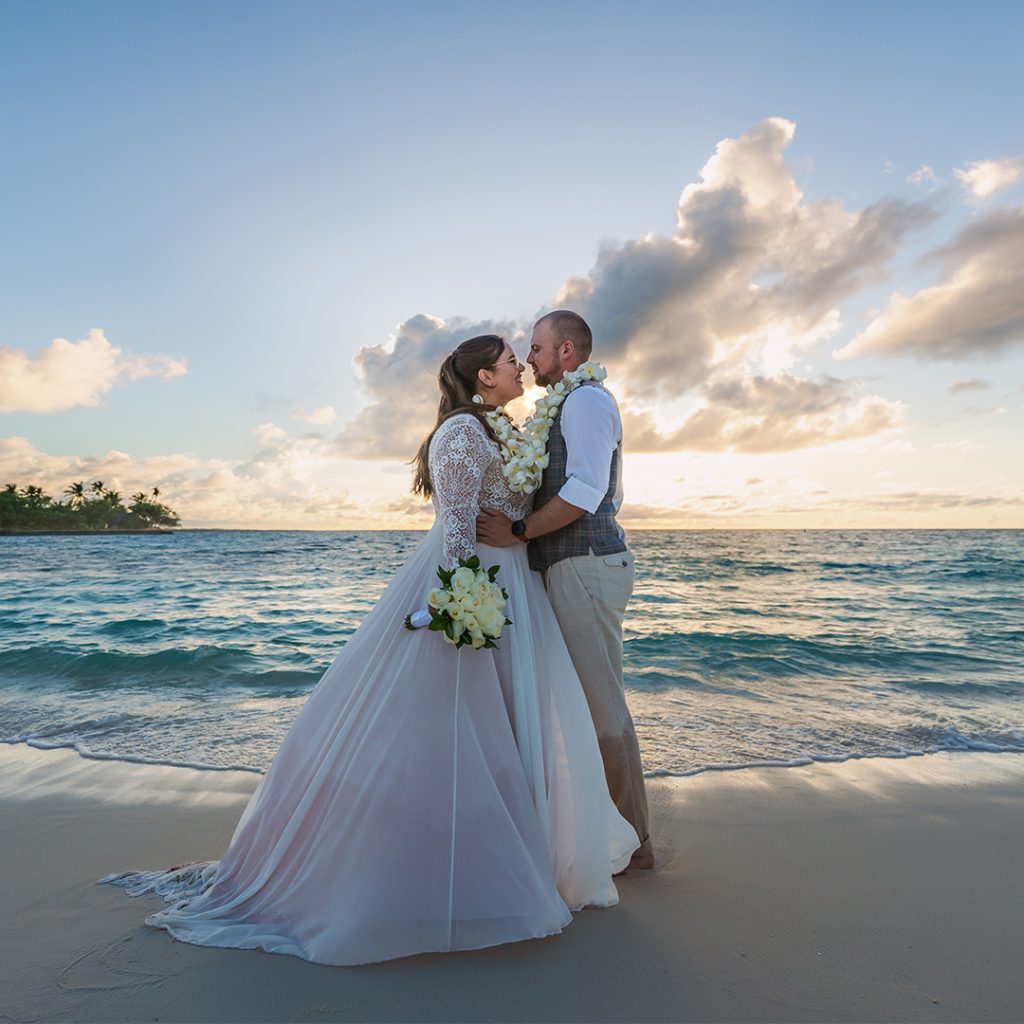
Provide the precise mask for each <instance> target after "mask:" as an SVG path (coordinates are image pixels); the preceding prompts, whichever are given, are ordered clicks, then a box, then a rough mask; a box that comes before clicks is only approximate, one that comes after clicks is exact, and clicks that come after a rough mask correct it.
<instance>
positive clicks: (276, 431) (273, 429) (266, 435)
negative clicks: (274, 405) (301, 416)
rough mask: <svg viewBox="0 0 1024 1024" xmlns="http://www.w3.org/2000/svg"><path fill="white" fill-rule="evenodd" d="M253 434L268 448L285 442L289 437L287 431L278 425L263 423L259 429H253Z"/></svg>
mask: <svg viewBox="0 0 1024 1024" xmlns="http://www.w3.org/2000/svg"><path fill="white" fill-rule="evenodd" d="M253 433H254V434H255V435H256V437H257V438H259V442H260V444H262V445H266V446H268V447H269V446H271V445H275V444H277V443H278V442H279V441H283V440H284V439H285V438H286V437H287V436H288V433H287V431H285V430H283V429H282V428H281V427H279V426H278V425H277V424H276V423H261V424H260V425H259V426H258V427H254V428H253Z"/></svg>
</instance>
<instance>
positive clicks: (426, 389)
mask: <svg viewBox="0 0 1024 1024" xmlns="http://www.w3.org/2000/svg"><path fill="white" fill-rule="evenodd" d="M794 131H795V125H794V124H793V122H791V121H787V120H785V119H783V118H769V119H768V120H766V121H762V122H761V123H760V124H757V125H755V126H754V127H753V128H751V129H750V130H749V131H748V132H746V133H744V134H743V135H741V136H739V137H738V138H735V139H725V140H723V141H722V142H720V143H719V144H718V146H717V147H716V149H715V152H714V154H713V155H712V156H711V157H710V158H709V159H708V161H707V162H706V163H705V165H704V166H703V168H702V169H701V171H700V180H699V181H698V182H694V183H691V184H689V185H687V186H686V187H685V188H684V189H683V191H682V194H681V196H680V198H679V202H678V204H677V209H676V223H677V227H676V230H675V232H674V234H673V235H671V236H662V235H657V234H650V235H647V236H645V237H643V238H640V239H633V240H629V241H626V242H623V243H621V244H615V245H607V246H605V247H604V248H602V249H601V251H600V252H599V253H598V256H597V259H596V262H595V264H594V266H593V267H592V268H591V270H590V272H589V273H588V274H586V275H584V276H581V277H574V278H570V279H569V280H567V281H566V282H565V284H564V285H563V287H562V288H561V290H560V292H559V293H558V295H557V297H556V298H555V303H554V304H555V305H557V306H569V307H571V308H573V309H576V310H578V311H579V312H580V313H582V314H583V316H585V317H586V318H587V320H588V321H589V322H590V324H591V326H592V327H593V329H594V334H595V337H596V339H597V343H598V348H597V349H596V351H595V355H596V357H597V358H599V359H600V360H601V361H602V362H605V363H607V364H609V367H610V369H611V371H612V374H613V386H614V388H615V390H616V392H617V394H619V396H620V398H622V399H623V408H624V410H625V411H626V412H627V413H629V412H630V411H632V415H631V416H630V417H629V419H630V422H631V431H632V440H631V441H630V442H629V443H630V445H631V447H632V448H633V450H645V451H653V450H666V449H669V448H673V447H674V448H677V449H682V448H695V449H698V450H711V449H718V450H724V449H737V450H743V451H760V450H764V451H767V450H776V449H774V448H773V446H781V447H786V446H792V447H807V446H810V445H813V444H829V443H832V442H834V441H835V440H838V439H844V438H848V437H853V436H864V435H865V434H866V433H869V432H871V431H880V430H885V429H889V428H890V427H892V426H893V425H895V424H896V423H897V422H898V421H899V416H900V412H899V409H898V408H897V407H896V406H895V405H893V404H892V403H889V402H887V401H885V400H884V399H882V398H879V397H877V396H874V397H872V396H862V395H858V394H856V393H855V388H854V387H853V386H852V385H851V386H849V387H847V386H846V385H841V384H840V382H836V381H834V380H833V379H831V378H827V379H823V380H820V381H809V380H803V379H801V378H799V377H796V376H795V375H794V371H793V367H794V366H795V364H796V363H797V361H798V360H799V359H800V358H801V357H802V356H803V355H805V354H806V353H807V352H808V351H809V350H811V349H814V348H816V347H819V346H821V345H822V344H823V343H824V342H826V341H827V340H828V339H830V338H831V337H833V336H834V335H835V334H836V333H837V332H838V331H839V330H840V329H841V327H842V319H841V315H840V310H839V307H840V304H841V303H842V302H843V301H844V300H845V299H847V298H848V297H850V296H851V295H854V294H856V293H857V292H858V291H860V290H861V289H863V288H864V287H866V286H868V285H871V284H875V283H877V282H878V281H880V280H882V279H883V278H884V276H885V273H886V269H885V268H886V264H887V262H888V260H889V259H890V257H891V256H892V255H893V254H894V252H895V251H896V250H897V248H898V247H899V245H900V244H901V242H902V241H903V240H904V239H905V238H906V237H907V236H908V235H909V234H910V233H912V232H913V231H915V230H917V229H919V228H921V227H923V226H924V225H926V224H928V223H930V222H931V221H932V220H933V219H934V216H935V212H934V209H933V206H932V204H931V203H929V202H913V203H911V202H904V201H903V200H899V199H883V200H881V201H879V202H877V203H874V204H872V205H870V206H866V207H864V208H863V209H859V210H850V209H847V208H846V207H845V206H844V205H843V204H842V203H840V202H838V201H835V200H830V199H819V200H813V201H811V200H808V199H807V198H806V197H805V196H804V193H803V192H802V191H801V189H800V188H799V187H798V186H797V184H796V181H795V179H794V176H793V172H792V170H791V169H790V167H789V166H788V165H787V163H786V161H785V150H786V148H787V147H788V146H789V144H790V142H791V141H792V139H793V133H794ZM547 308H550V307H547ZM529 327H530V324H521V325H516V324H494V323H491V322H477V323H470V322H467V321H464V320H450V321H444V320H441V319H439V318H437V317H434V316H429V315H423V314H421V315H418V316H415V317H412V318H411V319H409V320H408V321H406V322H405V323H404V324H402V325H401V327H400V328H399V329H398V331H397V333H396V335H395V337H394V338H393V339H391V341H390V342H389V343H387V344H385V345H376V346H369V347H366V348H363V349H361V350H360V352H359V353H358V355H357V357H356V361H355V362H356V368H357V371H358V373H359V375H360V377H361V378H362V381H363V385H364V388H365V391H366V394H367V397H368V398H369V404H368V406H367V407H366V408H364V409H363V410H362V411H361V412H360V413H359V414H358V415H357V416H356V417H355V419H354V420H352V421H350V422H349V423H347V424H345V425H344V426H343V428H342V430H341V432H340V434H339V435H338V438H337V443H338V446H339V450H340V451H342V452H343V453H344V454H345V455H347V456H349V457H354V458H404V459H409V458H410V457H411V456H412V455H413V453H414V452H415V451H416V448H417V446H418V444H419V442H420V441H421V439H422V438H423V436H424V434H425V433H426V431H427V430H429V428H430V425H431V424H432V422H433V414H434V409H435V408H436V402H437V385H436V374H437V370H438V368H439V366H440V363H441V361H442V359H443V358H444V356H445V355H446V354H447V353H448V352H449V351H451V349H452V348H453V347H454V346H455V345H456V344H457V343H458V342H459V341H461V340H462V339H463V338H466V337H469V336H470V335H472V334H476V333H489V332H494V333H499V334H505V335H506V336H507V337H509V339H510V341H513V343H515V342H516V341H517V338H518V336H519V335H520V334H521V332H523V331H525V330H528V329H529ZM746 378H749V379H748V380H747V383H746V385H741V384H740V383H739V382H741V381H743V380H744V379H746ZM737 388H739V389H740V390H739V391H737ZM741 394H742V395H745V396H748V397H749V396H755V398H756V401H755V400H753V399H751V400H750V401H743V402H741V401H740V400H739V396H740V395H741ZM683 398H688V399H693V398H697V400H698V401H699V403H700V405H699V408H698V409H697V411H696V412H694V413H693V414H692V415H691V417H690V418H689V419H688V420H687V421H686V422H685V423H684V424H682V426H681V427H679V428H678V429H675V430H673V431H671V432H670V433H669V434H667V435H662V434H660V433H659V432H658V430H657V429H656V428H655V426H654V422H653V420H651V418H650V417H649V416H645V415H644V414H643V412H642V411H638V410H641V409H642V408H643V407H644V406H645V405H647V406H649V405H650V404H651V403H652V402H658V403H664V402H666V401H668V402H673V401H677V400H680V399H683ZM804 399H807V400H808V401H812V402H817V403H818V404H817V406H816V407H815V410H814V411H813V412H812V411H800V410H801V408H802V407H801V401H802V400H804ZM776 400H777V401H780V402H782V405H780V406H778V407H775V408H772V407H771V404H770V403H771V402H772V401H776ZM758 403H760V404H758ZM787 417H789V419H788V420H787ZM816 439H817V440H816Z"/></svg>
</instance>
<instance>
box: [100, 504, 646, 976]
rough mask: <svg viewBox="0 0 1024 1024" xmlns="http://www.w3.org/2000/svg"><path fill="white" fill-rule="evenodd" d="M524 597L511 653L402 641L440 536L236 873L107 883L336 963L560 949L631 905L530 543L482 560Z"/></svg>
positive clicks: (514, 603) (202, 930)
mask: <svg viewBox="0 0 1024 1024" xmlns="http://www.w3.org/2000/svg"><path fill="white" fill-rule="evenodd" d="M478 554H479V555H480V558H481V561H482V562H483V564H484V565H486V566H490V565H500V566H501V572H500V574H499V576H498V580H499V582H501V583H502V585H503V586H505V587H506V589H507V590H508V592H509V602H508V606H507V609H506V611H507V614H508V617H509V618H511V619H512V620H513V625H511V626H506V627H505V633H504V635H503V637H502V639H501V641H500V646H499V649H498V650H492V651H474V650H473V649H471V648H464V649H462V650H461V651H456V650H455V649H454V648H453V647H452V646H451V645H450V644H446V643H445V642H444V641H443V640H442V639H441V637H440V636H439V635H438V634H436V633H431V632H429V631H427V630H419V631H416V632H409V631H408V630H405V629H403V628H402V620H403V619H404V617H405V615H406V613H408V612H410V611H412V610H414V609H416V608H419V607H422V606H423V603H424V598H425V595H426V593H427V591H428V590H429V589H431V588H432V587H433V586H435V585H436V584H437V578H436V576H435V571H436V569H437V566H438V565H439V564H442V562H443V558H442V540H441V529H440V526H439V525H437V524H435V526H434V528H433V529H432V530H431V531H430V532H429V533H428V534H427V535H426V537H425V538H424V540H423V541H422V542H421V544H420V545H419V547H417V549H416V551H415V552H414V553H413V555H412V556H411V557H410V559H409V561H408V562H406V564H405V565H404V566H403V567H402V568H401V569H400V570H399V571H398V573H397V574H396V576H395V578H394V579H393V580H392V582H391V584H390V585H389V586H388V588H387V590H386V591H385V592H384V594H383V596H382V597H381V599H380V601H379V602H378V604H377V605H376V606H375V607H374V609H373V610H372V611H371V612H370V613H369V615H368V616H367V617H366V619H365V620H364V621H363V623H362V624H361V625H360V627H359V629H358V630H356V632H355V633H354V634H353V636H352V637H351V639H350V640H349V642H348V643H347V644H346V645H345V647H344V648H343V649H342V650H341V652H340V653H339V655H338V657H337V658H336V659H335V661H334V663H333V664H332V665H331V667H330V668H329V669H328V670H327V671H326V672H325V673H324V675H323V677H322V678H321V680H320V682H319V683H318V684H317V686H316V687H315V688H314V690H313V692H312V693H311V695H310V697H309V700H308V701H307V703H306V704H305V706H304V707H303V709H302V711H301V712H300V713H299V715H298V717H297V718H296V720H295V722H294V724H293V726H292V728H291V730H290V731H289V732H288V734H287V736H286V737H285V739H284V742H283V743H282V745H281V748H280V750H279V751H278V753H277V755H276V756H275V758H274V761H273V763H272V764H271V766H270V768H269V769H268V771H267V773H266V775H265V776H264V777H263V779H262V780H261V782H260V784H259V786H258V787H257V789H256V791H255V792H254V793H253V795H252V797H251V799H250V800H249V803H248V805H247V806H246V808H245V810H244V812H243V814H242V817H241V819H240V820H239V823H238V826H237V828H236V829H235V833H234V836H233V838H232V840H231V843H230V845H229V848H228V850H227V851H226V853H225V854H224V856H223V857H222V858H221V860H220V861H219V862H210V863H204V864H194V865H189V866H187V867H186V868H183V869H179V870H177V871H165V872H159V871H158V872H137V871H133V872H127V873H124V874H120V875H111V876H108V877H107V878H105V879H103V880H102V881H104V882H107V883H110V884H115V885H119V886H121V887H122V888H124V889H125V890H126V891H127V892H128V893H129V894H131V895H140V894H142V893H146V892H149V893H156V894H158V895H161V896H163V898H164V899H165V900H166V901H167V902H168V904H169V906H168V907H167V908H166V909H164V910H162V911H160V912H158V913H155V914H153V915H151V916H150V917H147V918H146V923H147V924H151V925H153V926H155V927H159V928H164V929H166V930H167V931H168V932H170V933H171V934H172V935H173V936H174V937H175V938H178V939H181V940H183V941H186V942H192V943H196V944H200V945H208V946H230V947H235V948H242V949H251V948H261V949H264V950H267V951H268V952H275V953H289V954H293V955H296V956H300V957H302V958H304V959H306V960H311V961H314V962H318V963H326V964H358V963H368V962H374V961H379V960H387V959H392V958H395V957H401V956H407V955H411V954H414V953H422V952H430V951H446V950H456V949H476V948H480V947H483V946H491V945H497V944H499V943H503V942H513V941H517V940H521V939H528V938H536V937H540V936H544V935H551V934H554V933H556V932H558V931H561V929H562V928H563V927H565V925H566V924H568V923H569V921H570V920H571V914H570V910H577V909H579V908H581V907H583V906H587V905H598V906H608V905H611V904H613V903H615V902H616V900H617V894H616V891H615V886H614V884H613V882H612V878H611V876H612V874H613V872H615V871H617V870H620V869H621V868H622V867H624V866H625V865H626V864H627V863H628V860H629V856H630V854H631V853H632V851H633V850H634V849H635V848H636V847H637V845H638V840H637V836H636V833H635V831H634V830H633V829H632V827H631V826H630V825H629V824H628V823H627V822H626V821H625V819H623V818H622V817H621V816H620V815H619V813H618V811H617V810H616V809H615V805H614V804H613V803H612V801H611V798H610V797H609V795H608V790H607V785H606V783H605V778H604V772H603V768H602V764H601V757H600V752H599V749H598V745H597V738H596V735H595V733H594V728H593V724H592V722H591V719H590V713H589V710H588V708H587V704H586V699H585V697H584V696H583V692H582V690H581V688H580V684H579V680H578V678H577V677H576V674H575V671H574V669H573V666H572V662H571V661H570V659H569V655H568V652H567V651H566V648H565V644H564V642H563V641H562V637H561V634H560V633H559V631H558V626H557V624H556V622H555V619H554V615H553V613H552V611H551V606H550V604H549V602H548V599H547V595H546V593H545V592H544V588H543V584H542V583H541V580H540V577H539V576H538V575H537V574H536V573H532V572H530V570H529V568H528V566H527V561H526V550H525V546H516V547H514V548H507V549H499V548H488V547H486V546H483V545H481V546H480V548H479V550H478Z"/></svg>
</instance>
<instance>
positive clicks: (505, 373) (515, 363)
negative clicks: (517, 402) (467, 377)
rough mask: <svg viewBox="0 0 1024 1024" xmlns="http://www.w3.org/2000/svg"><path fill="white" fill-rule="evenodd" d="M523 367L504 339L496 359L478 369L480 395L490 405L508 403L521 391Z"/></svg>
mask: <svg viewBox="0 0 1024 1024" xmlns="http://www.w3.org/2000/svg"><path fill="white" fill-rule="evenodd" d="M523 369H524V367H523V364H522V363H521V362H519V360H518V359H517V358H516V354H515V352H513V351H512V346H511V345H509V343H508V342H507V341H506V342H505V348H504V349H503V350H502V353H501V355H500V356H499V357H498V361H497V362H496V363H495V364H494V365H493V366H489V367H488V368H487V369H486V370H481V371H480V377H481V387H480V388H479V389H478V390H479V392H480V396H481V397H482V398H483V399H484V401H486V402H490V404H491V405H508V403H509V402H511V401H512V400H513V399H514V398H518V397H519V396H520V395H521V394H522V393H523Z"/></svg>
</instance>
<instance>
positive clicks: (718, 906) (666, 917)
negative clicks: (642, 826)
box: [0, 746, 1024, 1022]
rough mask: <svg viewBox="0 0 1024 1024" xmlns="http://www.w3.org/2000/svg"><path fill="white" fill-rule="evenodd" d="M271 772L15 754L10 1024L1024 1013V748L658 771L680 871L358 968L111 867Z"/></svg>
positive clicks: (213, 845) (659, 794) (0, 797)
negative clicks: (242, 933)
mask: <svg viewBox="0 0 1024 1024" xmlns="http://www.w3.org/2000/svg"><path fill="white" fill-rule="evenodd" d="M256 781H257V776H256V775H254V774H251V773H243V772H211V771H196V770H192V769H184V768H166V767H159V766H148V765H131V764H125V763H113V762H104V761H93V760H86V759H83V758H81V757H79V756H78V755H77V754H75V753H73V752H71V751H66V750H61V751H38V750H33V749H30V748H27V747H24V746H3V747H0V810H2V821H3V841H2V844H0V864H2V877H3V879H4V881H5V883H6V884H5V885H4V886H3V890H2V896H0V913H2V917H3V920H4V922H5V928H4V929H3V938H2V946H0V1020H2V1021H5V1022H6V1021H19V1022H20V1021H151V1020H160V1021H362V1020H365V1021H403V1020H416V1021H475V1020H490V1021H559V1020H566V1021H569V1020H571V1021H627V1020H633V1021H762V1020H764V1021H768V1020H786V1021H883V1020H885V1021H888V1020H903V1021H968V1020H970V1021H1020V1020H1022V1019H1024V975H1022V972H1021V971H1020V969H1019V968H1020V960H1021V953H1022V950H1024V857H1022V856H1021V849H1022V848H1024V758H1022V757H1021V756H1020V755H1016V754H982V753H977V754H935V755H930V756H926V757H918V758H911V759H908V760H885V759H876V760H860V761H849V762H846V763H842V764H816V765H812V766H809V767H806V768H765V769H745V770H742V771H736V772H728V773H721V772H719V773H705V774H702V775H698V776H694V777H689V778H684V779H655V780H651V784H650V793H651V798H652V811H653V817H654V826H655V829H654V835H655V840H656V852H657V854H658V856H659V867H658V869H657V871H655V872H654V873H652V874H637V875H635V876H627V877H626V878H624V879H622V880H621V884H620V887H619V889H620V895H621V902H620V904H619V906H617V907H615V908H613V909H610V910H590V911H585V912H583V913H581V914H577V915H576V918H575V921H574V922H573V924H572V925H571V926H570V927H569V928H568V929H567V930H566V931H565V932H564V933H563V934H562V935H560V936H557V937H554V938H551V939H547V940H543V941H539V942H530V943H522V944H518V945H514V946H504V947H499V948H495V949H489V950H485V951H482V952H476V953H461V954H455V955H447V956H443V955H431V956H422V957H416V958H411V959H407V960H401V961H395V962H392V963H388V964H381V965H376V966H371V967H361V968H331V967H322V966H316V965H312V964H308V963H305V962H303V961H301V960H298V959H295V958H293V957H286V956H271V955H268V954H264V953H260V952H253V951H236V950H218V949H206V948H200V947H194V946H190V945H186V944H184V943H179V942H175V941H173V940H172V939H171V938H170V937H169V936H168V935H167V934H166V933H164V932H162V931H157V930H154V929H151V928H148V927H146V926H145V925H143V924H142V918H143V916H144V914H145V913H146V912H147V911H148V910H150V909H151V908H154V907H156V906H158V905H159V901H158V900H157V899H155V898H149V897H147V898H141V899H136V900H132V899H129V898H127V897H125V895H124V894H123V893H121V892H120V891H118V890H116V889H113V888H109V887H106V886H99V885H96V884H95V880H96V879H97V878H99V877H100V876H102V875H105V874H107V873H109V872H113V871H118V870H122V869H126V868H131V867H136V868H144V867H151V868H156V867H163V866H168V865H170V864H174V863H178V862H181V861H184V860H196V859H208V858H215V857H217V856H218V854H219V853H220V851H221V850H222V849H223V847H224V845H225V844H226V842H227V840H228V838H229V837H230V834H231V832H232V830H233V827H234V824H235V821H236V819H237V817H238V815H239V813H240V811H241V809H242V807H243V806H244V804H245V801H246V798H247V796H248V794H249V793H250V792H251V791H252V789H253V787H254V786H255V784H256Z"/></svg>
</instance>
